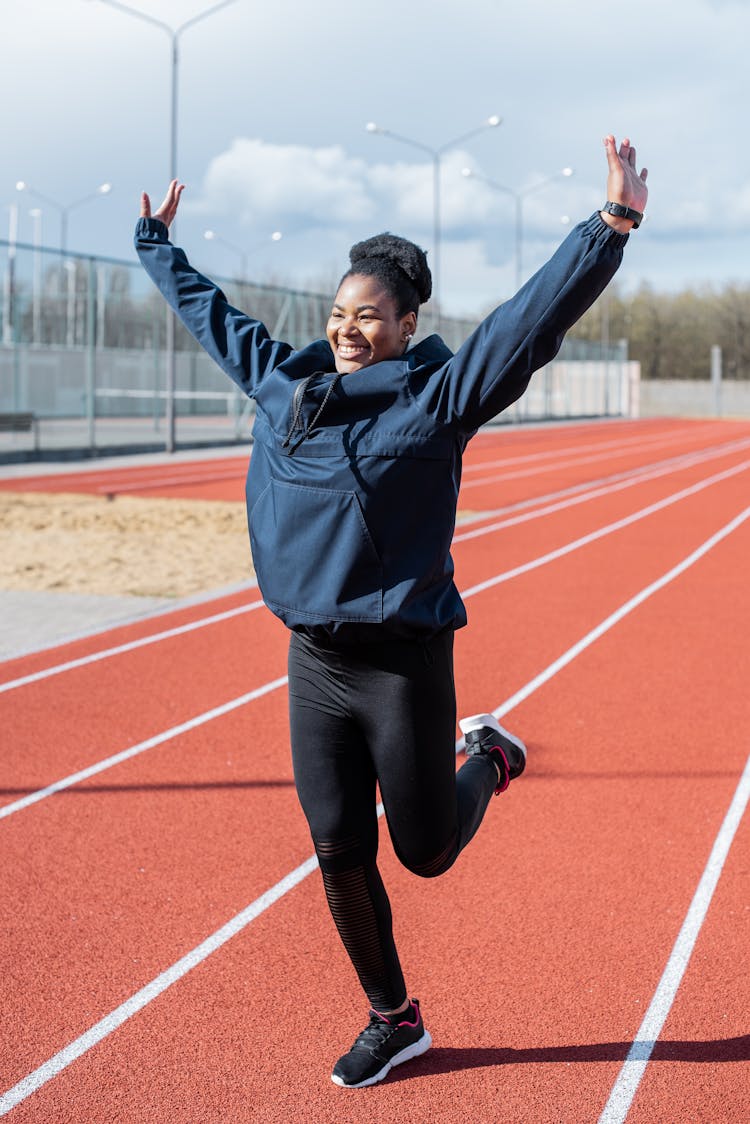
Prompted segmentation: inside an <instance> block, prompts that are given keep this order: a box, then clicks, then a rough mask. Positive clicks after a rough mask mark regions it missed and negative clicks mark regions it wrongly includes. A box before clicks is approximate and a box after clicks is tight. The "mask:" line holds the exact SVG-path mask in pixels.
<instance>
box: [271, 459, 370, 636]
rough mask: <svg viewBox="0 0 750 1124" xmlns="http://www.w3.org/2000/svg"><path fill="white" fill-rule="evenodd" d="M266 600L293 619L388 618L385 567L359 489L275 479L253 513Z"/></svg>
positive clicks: (275, 608) (296, 620)
mask: <svg viewBox="0 0 750 1124" xmlns="http://www.w3.org/2000/svg"><path fill="white" fill-rule="evenodd" d="M250 543H251V546H252V550H253V559H254V562H255V571H256V574H257V577H258V585H259V586H260V591H261V593H262V594H263V599H264V601H265V602H266V604H267V605H268V607H269V608H270V609H271V610H272V611H274V612H276V613H277V615H278V616H280V617H281V618H282V620H284V621H285V622H286V623H287V624H288V625H290V626H293V625H294V624H295V623H305V622H319V623H324V622H325V621H363V622H367V623H372V624H380V623H382V620H383V568H382V565H381V562H380V559H379V557H378V553H377V551H376V549H375V545H374V543H373V541H372V538H371V537H370V532H369V531H368V529H367V524H366V523H365V518H364V515H363V513H362V508H361V507H360V504H359V500H358V498H357V496H356V494H355V493H354V492H337V491H332V490H330V489H328V488H311V487H308V486H307V485H301V484H285V483H282V482H281V481H278V480H272V481H271V482H270V483H269V484H268V485H267V487H266V488H264V490H263V491H262V492H261V494H260V496H259V497H258V500H257V502H256V503H255V505H254V506H253V509H252V513H251V517H250Z"/></svg>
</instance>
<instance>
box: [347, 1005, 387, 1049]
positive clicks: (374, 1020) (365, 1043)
mask: <svg viewBox="0 0 750 1124" xmlns="http://www.w3.org/2000/svg"><path fill="white" fill-rule="evenodd" d="M397 1029H398V1024H397V1023H389V1022H386V1020H385V1019H384V1018H383V1017H382V1015H378V1014H377V1012H376V1011H370V1021H369V1023H368V1024H367V1026H366V1027H365V1029H364V1030H363V1031H362V1032H361V1033H360V1034H358V1035H357V1037H356V1039H355V1041H354V1045H353V1046H352V1050H356V1049H357V1047H358V1046H359V1047H361V1048H362V1049H365V1050H374V1049H375V1048H376V1047H378V1046H382V1045H384V1043H386V1042H387V1041H388V1039H389V1038H390V1037H391V1035H392V1034H393V1033H394V1031H396V1030H397Z"/></svg>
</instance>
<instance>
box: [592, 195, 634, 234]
mask: <svg viewBox="0 0 750 1124" xmlns="http://www.w3.org/2000/svg"><path fill="white" fill-rule="evenodd" d="M602 210H603V211H606V212H607V213H608V214H610V215H614V216H615V218H618V219H630V221H631V222H632V224H633V230H637V229H638V227H639V226H640V225H641V223H642V222H643V211H634V210H633V208H632V207H624V206H623V205H622V203H612V202H611V201H610V200H607V202H606V203H605V204H604V206H603V207H602Z"/></svg>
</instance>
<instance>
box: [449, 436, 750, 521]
mask: <svg viewBox="0 0 750 1124" xmlns="http://www.w3.org/2000/svg"><path fill="white" fill-rule="evenodd" d="M749 444H750V437H745V438H742V439H739V440H737V441H727V442H724V443H723V444H721V445H708V446H707V447H706V448H705V449H701V450H699V451H697V452H695V451H693V452H689V453H677V454H675V456H673V457H665V458H664V459H663V460H658V461H650V462H649V463H648V464H640V465H638V466H637V467H636V468H627V469H624V470H623V471H622V472H611V473H608V474H607V475H606V476H598V477H596V479H594V480H584V481H582V482H581V483H580V484H571V485H570V486H569V487H567V488H558V489H557V491H555V492H543V493H542V494H541V495H539V496H529V497H527V498H526V499H525V500H516V501H515V502H514V503H509V504H504V505H503V507H496V508H493V509H492V510H491V511H476V512H473V513H472V514H470V515H463V516H462V517H461V526H462V527H465V526H467V525H469V524H475V523H484V522H485V521H487V520H489V519H496V518H497V517H498V516H499V515H509V514H510V513H511V512H514V511H525V510H527V509H528V508H531V507H536V505H537V504H544V503H550V502H551V501H552V500H562V499H565V497H566V496H576V495H578V494H579V493H581V492H585V491H586V489H587V488H592V489H593V488H602V487H604V486H605V485H607V484H615V483H618V482H619V481H625V480H633V481H634V482H636V483H637V482H638V478H639V477H641V476H643V478H644V479H645V480H649V479H651V478H652V475H653V474H655V473H656V474H660V475H669V474H670V470H672V471H674V472H679V471H681V469H682V468H683V467H685V468H689V467H690V466H691V465H693V464H701V463H702V462H703V461H708V460H716V458H717V457H723V456H729V454H730V453H733V452H739V451H741V450H742V449H746V448H747V447H748V445H749ZM614 490H616V489H614Z"/></svg>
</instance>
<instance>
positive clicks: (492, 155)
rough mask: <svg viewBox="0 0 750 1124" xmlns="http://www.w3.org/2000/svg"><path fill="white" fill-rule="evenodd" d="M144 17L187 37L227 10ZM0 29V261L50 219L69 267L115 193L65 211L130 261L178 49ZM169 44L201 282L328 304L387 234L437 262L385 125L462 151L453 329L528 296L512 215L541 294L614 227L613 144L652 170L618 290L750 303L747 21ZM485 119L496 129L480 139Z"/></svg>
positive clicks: (305, 13) (139, 26)
mask: <svg viewBox="0 0 750 1124" xmlns="http://www.w3.org/2000/svg"><path fill="white" fill-rule="evenodd" d="M128 6H129V7H131V8H135V9H137V10H138V11H140V12H141V13H145V14H148V15H149V16H151V17H152V18H153V19H157V20H160V21H162V22H163V23H165V24H167V25H169V26H170V27H172V28H173V29H175V28H177V27H179V26H180V25H181V24H182V23H184V22H185V21H187V20H189V19H190V18H191V17H193V16H195V15H197V14H199V13H201V12H205V11H207V10H208V9H209V8H211V7H213V3H212V2H211V0H138V2H135V0H134V2H133V3H132V4H128ZM2 10H3V16H4V20H3V65H2V73H0V90H1V91H2V105H3V113H2V119H1V120H0V141H1V151H2V175H1V176H0V205H2V207H3V209H4V210H3V215H2V216H0V237H2V238H7V236H8V230H9V225H8V224H9V215H10V206H11V205H12V204H14V203H16V204H18V205H19V224H18V238H19V240H20V241H22V242H29V243H30V242H31V241H32V229H33V227H32V222H33V220H32V219H31V217H30V216H29V210H30V209H31V208H32V207H39V208H40V209H41V210H42V219H41V222H42V240H43V242H44V244H45V245H47V246H50V247H57V246H58V245H59V240H60V211H59V207H60V206H68V205H69V204H78V201H79V200H83V199H86V198H87V197H88V196H90V195H91V194H92V193H95V192H96V189H97V187H98V186H99V185H100V184H101V183H104V182H110V183H111V184H112V190H111V192H110V193H109V194H108V195H106V196H104V195H102V196H96V197H95V198H94V199H89V200H88V201H87V202H85V203H84V202H82V203H80V205H75V206H72V207H71V208H70V210H69V211H68V248H69V249H70V250H75V251H79V252H84V253H96V254H104V255H107V256H110V257H114V258H118V259H123V260H133V257H134V255H133V250H132V232H133V223H134V220H135V218H136V217H137V214H138V206H139V199H140V192H141V191H142V190H146V191H148V192H149V193H150V194H151V196H152V200H153V202H154V205H157V204H158V202H159V201H160V200H161V198H162V197H163V194H164V190H165V188H166V185H167V182H168V178H169V167H170V155H169V136H170V88H171V75H172V68H171V46H170V37H169V35H168V34H167V32H166V31H164V30H162V29H160V28H159V27H156V26H154V25H152V24H149V23H147V22H145V21H144V20H142V19H140V18H138V17H136V16H133V15H129V14H126V13H124V12H123V11H122V10H117V9H115V8H114V7H112V6H110V5H109V4H107V3H105V2H103V0H54V2H50V0H3V5H2ZM178 42H179V68H178V91H179V93H178V145H177V147H178V161H177V166H178V175H179V177H180V179H181V180H182V181H183V182H184V183H185V184H186V185H187V186H186V189H185V193H184V196H183V202H182V205H181V209H180V216H179V220H178V230H177V236H176V240H177V241H178V242H179V243H180V244H181V245H183V246H184V248H185V249H186V251H187V253H188V255H189V257H190V258H191V260H192V261H194V263H195V264H196V265H198V266H199V267H200V268H202V269H204V270H205V271H206V272H208V273H209V274H212V275H215V276H230V277H231V276H234V275H236V274H237V273H238V271H239V270H240V269H241V268H242V265H243V262H244V263H246V264H247V268H248V272H249V275H250V276H251V277H252V278H253V279H258V280H267V281H275V282H278V283H283V284H291V285H295V286H297V287H304V288H312V289H315V290H316V291H329V290H330V291H332V290H333V288H334V287H335V284H336V281H337V280H338V278H339V277H340V276H341V274H342V273H343V271H344V269H345V267H346V265H347V252H348V249H349V246H350V245H351V244H352V243H353V242H356V241H358V240H360V239H361V238H365V237H368V236H369V235H371V234H374V233H378V232H379V231H381V230H392V231H393V232H395V233H397V234H401V235H404V236H406V237H408V238H411V239H413V240H414V241H416V242H418V243H419V244H420V245H422V246H424V248H425V249H427V250H428V254H429V256H430V257H431V258H432V259H433V260H434V247H433V218H434V212H433V195H432V163H431V158H430V155H429V153H427V152H425V151H423V150H422V149H420V148H418V147H415V146H414V145H410V144H405V143H401V142H399V141H397V140H396V139H394V138H393V137H390V136H388V135H385V134H378V133H372V132H368V131H367V130H366V125H367V123H368V122H375V123H377V124H378V125H379V126H381V127H382V128H384V129H386V130H389V131H390V132H392V133H398V134H399V135H400V136H402V137H406V138H408V139H409V140H411V141H413V142H416V143H417V144H418V145H422V146H424V147H425V148H427V149H431V150H434V149H437V148H442V147H443V146H445V151H444V153H443V155H442V156H441V181H440V182H441V224H440V278H439V281H440V284H439V289H440V298H441V303H442V306H443V309H444V311H445V312H446V313H448V314H454V315H468V316H471V315H477V314H480V313H482V312H484V311H486V310H487V309H488V308H490V307H492V306H493V305H494V304H496V303H499V302H500V301H501V300H504V299H506V298H507V297H508V296H509V295H510V294H511V293H512V291H513V289H514V284H515V276H516V265H517V263H516V258H515V246H516V232H517V228H516V217H515V207H514V194H513V193H515V194H516V195H521V197H522V223H523V225H522V242H521V246H522V271H523V275H524V276H528V275H529V274H530V273H531V272H533V270H534V269H536V268H538V267H539V266H540V265H541V264H542V263H543V262H544V261H545V260H546V258H547V257H548V256H549V255H550V254H551V253H552V252H553V250H554V248H555V246H556V245H557V244H558V243H559V242H560V241H561V240H562V238H563V237H564V236H565V234H566V231H567V230H568V229H569V228H570V224H571V223H575V222H578V221H580V220H581V219H583V218H586V217H588V216H589V215H590V214H591V213H592V212H593V211H594V210H595V209H596V208H597V207H599V206H600V205H601V204H602V203H603V202H604V199H605V182H606V162H605V159H604V149H603V146H602V137H603V136H604V135H605V133H608V132H612V133H614V135H615V136H616V138H617V139H618V140H620V139H621V138H622V137H623V136H625V135H627V136H629V137H630V139H631V140H632V142H633V143H634V144H635V145H636V148H637V155H638V164H639V167H640V166H642V165H644V164H645V165H646V166H647V167H648V169H649V179H648V184H649V189H650V198H649V203H648V208H647V221H646V222H645V223H644V224H643V226H642V227H641V229H640V230H638V231H636V232H635V233H634V234H633V235H632V236H631V238H630V240H629V244H628V247H627V249H626V254H625V261H624V263H623V266H622V269H621V271H620V274H619V276H618V284H619V285H620V287H621V289H622V290H623V291H625V292H628V291H634V290H635V289H636V288H638V287H639V286H641V285H643V284H648V285H650V286H651V287H652V288H653V289H655V290H656V291H670V292H673V291H679V290H681V289H683V288H687V287H698V286H705V285H711V286H714V287H721V286H723V285H725V284H728V283H737V284H741V285H747V284H750V144H748V138H747V125H746V119H747V106H748V101H749V100H750V99H749V98H748V93H749V91H748V77H747V74H748V68H747V49H748V46H749V45H750V0H628V3H627V4H621V5H611V4H609V5H608V4H604V3H602V0H568V3H565V4H560V3H559V0H516V2H514V3H504V2H502V0H359V3H357V4H354V5H352V4H342V3H341V2H340V0H315V3H310V2H307V0H272V2H270V3H268V2H266V3H263V2H261V0H234V2H233V3H231V4H228V5H227V6H225V7H223V8H221V9H220V10H218V11H216V12H214V13H213V14H211V15H210V16H208V17H207V18H205V19H204V20H201V21H199V22H197V23H195V24H193V25H192V26H191V27H188V28H187V29H185V30H184V32H183V33H181V34H180V36H179V40H178ZM491 115H498V116H499V117H500V118H501V124H500V125H499V126H497V127H495V128H489V127H487V128H482V126H483V125H484V124H485V123H486V121H487V120H488V118H489V117H490V116H491ZM475 129H479V130H480V131H479V132H478V133H477V134H476V135H475V136H473V137H472V138H471V139H469V140H467V141H465V142H462V143H459V144H457V145H456V146H453V145H452V142H453V141H454V140H455V139H456V138H460V137H462V136H464V135H465V134H466V133H469V132H471V131H472V130H475ZM565 167H572V168H573V169H574V174H573V175H572V176H569V177H564V176H562V175H561V174H560V172H561V170H562V169H563V168H565ZM464 168H470V169H471V170H472V172H473V173H474V174H473V175H472V176H470V177H466V176H464V175H463V174H462V170H463V169H464ZM19 180H22V181H25V182H26V183H27V184H29V185H30V186H31V187H32V188H33V189H34V190H36V191H37V192H39V193H42V194H43V195H45V196H47V197H48V199H49V200H53V201H55V202H56V203H57V204H58V205H59V206H58V208H55V207H54V206H52V205H51V204H50V203H48V202H42V201H40V200H39V199H38V198H35V197H32V196H31V195H30V194H29V193H27V192H23V193H21V192H18V191H17V190H16V183H17V181H19ZM487 180H489V181H491V184H494V185H495V186H491V185H490V184H488V183H487V182H486V181H487ZM498 187H500V188H505V189H506V190H505V191H503V190H498ZM206 229H211V230H213V231H214V232H215V233H216V235H217V236H218V237H217V238H215V239H214V240H213V241H208V240H206V239H205V238H204V231H205V230H206ZM274 231H281V233H282V238H281V240H279V241H273V240H272V238H271V235H272V233H273V232H274Z"/></svg>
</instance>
